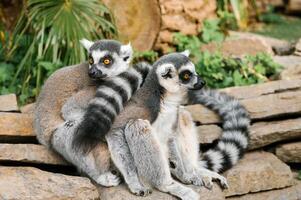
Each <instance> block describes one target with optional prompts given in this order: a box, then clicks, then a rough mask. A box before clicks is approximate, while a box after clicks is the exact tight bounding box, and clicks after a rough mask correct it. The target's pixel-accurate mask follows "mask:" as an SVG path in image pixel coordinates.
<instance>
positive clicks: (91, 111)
mask: <svg viewBox="0 0 301 200" xmlns="http://www.w3.org/2000/svg"><path fill="white" fill-rule="evenodd" d="M95 55H98V54H95ZM105 57H107V58H106V59H108V60H106V59H103V60H102V59H101V60H102V63H103V65H105V67H108V65H111V63H112V62H113V60H112V59H111V58H108V55H105ZM90 59H92V57H91V58H90ZM106 61H107V62H106ZM149 70H150V65H148V64H146V63H138V64H136V65H134V66H133V67H131V68H129V69H127V70H126V71H125V72H122V73H121V74H119V75H116V76H113V77H110V78H103V79H100V80H98V81H97V89H96V94H95V97H94V98H93V99H91V100H90V101H89V103H88V106H87V108H86V110H85V112H84V114H83V117H82V121H81V122H80V123H79V124H78V126H77V129H76V132H75V137H74V139H73V147H74V148H75V149H77V150H81V151H83V152H88V151H90V150H91V149H93V148H94V147H95V145H97V143H98V141H99V140H101V139H104V136H105V135H106V134H107V133H108V132H109V130H110V129H111V126H112V124H113V122H114V120H115V117H116V116H117V115H118V114H119V113H120V112H121V111H122V110H123V104H125V103H126V102H127V101H128V100H129V99H130V98H131V96H132V95H133V94H134V93H135V92H136V91H137V90H138V89H139V88H140V87H141V85H142V84H143V82H144V79H145V78H146V76H147V74H148V72H149Z"/></svg>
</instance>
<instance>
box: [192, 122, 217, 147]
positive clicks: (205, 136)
mask: <svg viewBox="0 0 301 200" xmlns="http://www.w3.org/2000/svg"><path fill="white" fill-rule="evenodd" d="M197 131H198V139H199V143H201V144H208V143H212V142H213V141H214V140H216V139H218V138H219V137H220V136H221V134H222V129H221V128H220V127H219V126H217V125H204V126H198V127H197Z"/></svg>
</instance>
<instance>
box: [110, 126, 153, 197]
mask: <svg viewBox="0 0 301 200" xmlns="http://www.w3.org/2000/svg"><path fill="white" fill-rule="evenodd" d="M106 140H107V143H108V147H109V150H110V153H111V158H112V160H113V162H114V164H115V166H116V167H117V168H118V170H119V171H120V172H121V174H122V175H123V178H124V180H125V182H126V183H127V185H128V187H129V189H130V191H131V192H132V193H133V194H135V195H138V196H147V195H149V194H150V193H151V189H150V188H148V187H145V186H144V185H143V184H142V183H141V182H140V180H139V178H138V173H137V169H136V166H135V165H134V160H133V157H132V155H131V153H130V149H129V147H128V144H127V142H126V140H125V136H124V130H123V129H121V128H119V129H114V130H112V131H111V132H109V133H108V134H107V135H106Z"/></svg>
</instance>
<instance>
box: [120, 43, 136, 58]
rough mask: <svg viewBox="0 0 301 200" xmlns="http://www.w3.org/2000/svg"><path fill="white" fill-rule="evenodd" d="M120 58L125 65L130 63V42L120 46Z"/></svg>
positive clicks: (131, 53)
mask: <svg viewBox="0 0 301 200" xmlns="http://www.w3.org/2000/svg"><path fill="white" fill-rule="evenodd" d="M120 56H121V57H122V58H123V60H124V61H125V62H127V63H130V62H131V60H132V56H133V48H132V45H131V43H130V42H129V43H128V44H126V45H121V47H120Z"/></svg>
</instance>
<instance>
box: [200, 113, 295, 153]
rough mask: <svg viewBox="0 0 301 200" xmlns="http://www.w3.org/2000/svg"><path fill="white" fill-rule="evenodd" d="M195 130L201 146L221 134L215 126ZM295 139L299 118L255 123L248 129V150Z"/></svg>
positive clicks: (204, 126) (219, 129)
mask: <svg viewBox="0 0 301 200" xmlns="http://www.w3.org/2000/svg"><path fill="white" fill-rule="evenodd" d="M197 130H198V139H199V142H200V143H201V144H203V143H205V144H208V143H212V142H213V141H214V140H216V139H218V138H219V137H220V136H221V134H222V129H221V128H220V127H219V126H217V125H202V126H198V127H197ZM297 138H301V118H297V119H289V120H281V121H272V122H257V123H254V124H252V125H251V127H250V140H249V142H250V144H249V149H257V148H260V147H264V146H267V145H270V144H273V143H276V142H280V141H286V140H292V139H297ZM300 152H301V150H300ZM300 158H301V156H300Z"/></svg>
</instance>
